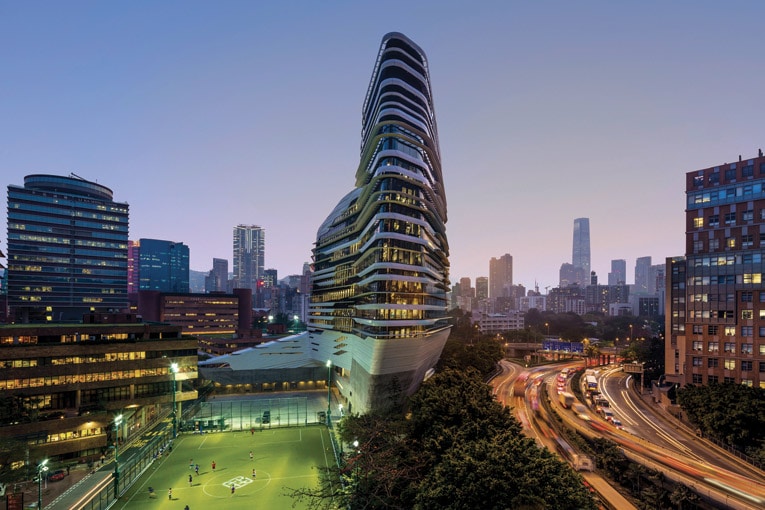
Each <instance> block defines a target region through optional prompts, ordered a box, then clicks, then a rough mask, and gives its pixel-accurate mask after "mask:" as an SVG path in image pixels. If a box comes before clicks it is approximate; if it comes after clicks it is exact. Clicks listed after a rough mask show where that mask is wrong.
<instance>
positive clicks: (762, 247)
mask: <svg viewBox="0 0 765 510" xmlns="http://www.w3.org/2000/svg"><path fill="white" fill-rule="evenodd" d="M686 198H687V200H686V228H685V230H686V243H685V251H686V253H685V257H684V258H676V259H668V261H667V265H666V271H665V273H666V277H665V278H666V284H667V287H668V289H669V290H668V292H669V298H668V299H666V303H665V310H666V317H667V318H666V321H667V324H666V331H667V336H668V338H667V351H666V356H665V358H666V371H667V379H668V380H669V381H671V382H678V383H680V384H689V383H692V384H710V383H723V382H731V383H736V384H745V385H747V386H758V387H761V388H765V285H763V273H765V261H763V253H764V252H765V157H763V155H762V152H761V151H760V154H759V155H758V157H756V158H751V159H746V160H744V159H741V158H739V161H738V162H736V163H724V164H721V165H716V166H713V167H709V168H704V169H701V170H696V171H692V172H688V173H687V174H686Z"/></svg>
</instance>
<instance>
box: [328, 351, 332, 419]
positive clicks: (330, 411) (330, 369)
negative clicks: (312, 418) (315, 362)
mask: <svg viewBox="0 0 765 510" xmlns="http://www.w3.org/2000/svg"><path fill="white" fill-rule="evenodd" d="M331 387H332V360H327V427H329V426H330V425H331V423H332V421H331V420H330V418H329V415H330V413H332V399H331V396H332V394H331V393H330V391H331V390H330V389H331Z"/></svg>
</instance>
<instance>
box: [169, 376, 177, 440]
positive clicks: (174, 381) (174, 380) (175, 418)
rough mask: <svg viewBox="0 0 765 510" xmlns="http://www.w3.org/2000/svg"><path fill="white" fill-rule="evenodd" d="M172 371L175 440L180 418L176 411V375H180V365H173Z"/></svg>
mask: <svg viewBox="0 0 765 510" xmlns="http://www.w3.org/2000/svg"><path fill="white" fill-rule="evenodd" d="M170 371H171V372H172V373H173V439H175V438H176V437H178V417H177V415H176V410H175V387H176V386H175V385H176V375H177V374H178V363H172V364H171V365H170Z"/></svg>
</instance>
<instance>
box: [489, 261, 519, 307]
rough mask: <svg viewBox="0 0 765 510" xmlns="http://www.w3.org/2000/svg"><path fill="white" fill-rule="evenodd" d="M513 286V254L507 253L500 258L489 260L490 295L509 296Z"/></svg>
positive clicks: (496, 296) (495, 296) (493, 297)
mask: <svg viewBox="0 0 765 510" xmlns="http://www.w3.org/2000/svg"><path fill="white" fill-rule="evenodd" d="M512 286H513V256H512V255H510V254H509V253H505V254H504V255H502V256H501V257H499V258H496V257H492V258H491V260H489V297H490V298H491V299H496V298H499V297H507V296H508V295H509V294H508V291H509V289H510V287H512Z"/></svg>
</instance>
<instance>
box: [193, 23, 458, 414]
mask: <svg viewBox="0 0 765 510" xmlns="http://www.w3.org/2000/svg"><path fill="white" fill-rule="evenodd" d="M361 139H362V141H361V161H360V163H359V166H358V169H357V171H356V185H355V188H354V189H353V190H352V191H351V192H349V193H348V194H347V195H345V197H343V198H342V199H341V200H340V202H339V203H338V204H337V206H335V208H334V210H332V212H331V213H330V214H329V216H328V217H327V219H326V220H325V221H324V222H323V223H322V224H321V226H319V229H318V233H317V236H316V244H315V248H314V249H313V272H312V273H311V298H310V299H311V302H310V308H309V315H308V317H307V326H308V331H307V332H306V333H305V334H302V335H296V336H294V337H288V338H285V339H282V340H279V341H274V342H267V343H264V344H262V345H259V346H257V347H256V348H253V349H249V350H247V351H240V352H238V353H237V354H236V355H231V356H223V357H219V358H216V359H214V360H208V361H203V362H200V367H201V368H200V369H201V370H202V371H203V373H204V374H205V377H207V378H208V379H211V380H213V381H216V382H219V383H221V384H238V383H239V382H243V381H246V382H247V384H262V385H266V384H268V385H270V386H269V387H271V388H273V384H274V382H275V381H277V382H282V383H283V384H287V385H289V384H291V383H292V382H293V381H315V380H316V379H317V378H318V377H320V378H326V379H327V382H329V383H331V384H332V385H333V386H335V387H336V388H337V392H338V393H339V395H340V398H341V400H342V403H343V405H344V410H345V411H347V412H352V413H364V412H367V411H370V410H374V409H381V408H383V407H387V406H390V405H391V404H392V402H393V400H394V398H393V397H398V396H403V395H411V394H412V393H414V392H415V391H416V390H417V388H419V386H420V384H421V383H422V381H423V380H424V379H425V378H426V377H427V376H429V375H430V374H432V371H433V369H434V368H435V365H436V363H437V362H438V359H439V357H440V355H441V351H442V349H443V347H444V344H445V343H446V339H447V337H448V336H449V329H450V326H449V324H448V321H447V306H448V303H447V292H448V290H449V258H448V256H449V245H448V243H447V239H446V227H445V223H446V195H445V192H444V185H443V179H442V174H441V154H440V149H439V146H438V131H437V128H436V119H435V114H434V111H433V96H432V94H431V89H430V72H429V69H428V62H427V59H426V58H425V54H424V53H423V51H422V50H421V49H420V48H419V47H418V46H417V45H416V44H415V43H414V42H412V41H411V40H410V39H409V38H407V37H406V36H404V35H402V34H399V33H389V34H387V35H385V36H384V37H383V40H382V44H381V46H380V50H379V53H378V55H377V59H376V61H375V67H374V71H373V73H372V79H371V82H370V84H369V89H368V91H367V95H366V99H365V100H364V106H363V109H362V129H361ZM322 374H323V375H322ZM332 409H337V408H336V407H333V408H332ZM333 412H334V411H333Z"/></svg>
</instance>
